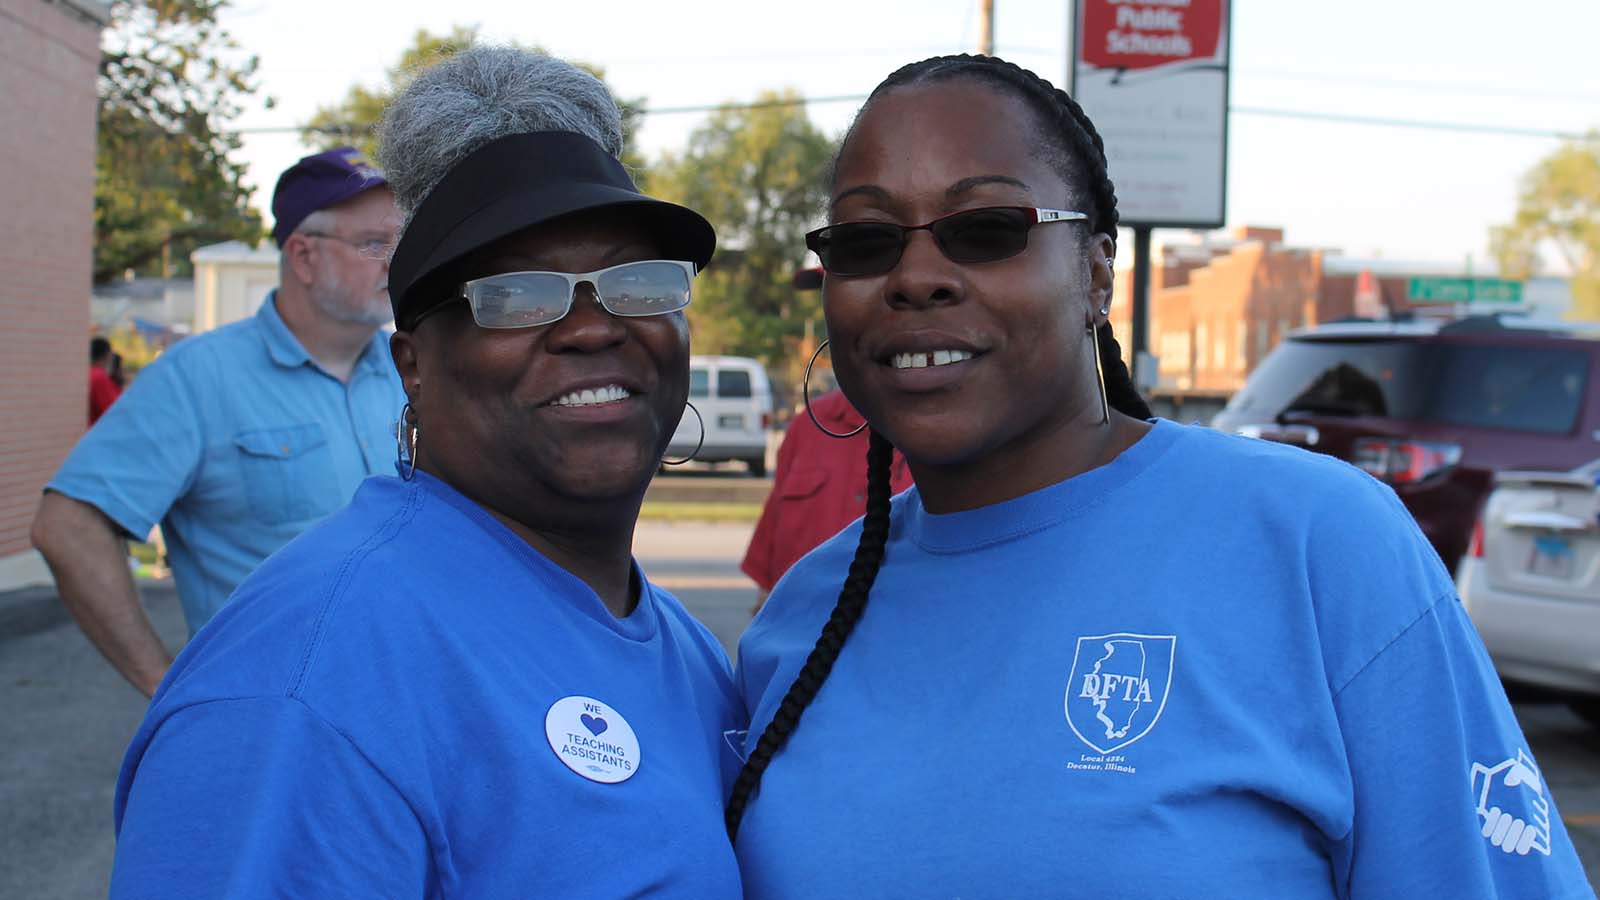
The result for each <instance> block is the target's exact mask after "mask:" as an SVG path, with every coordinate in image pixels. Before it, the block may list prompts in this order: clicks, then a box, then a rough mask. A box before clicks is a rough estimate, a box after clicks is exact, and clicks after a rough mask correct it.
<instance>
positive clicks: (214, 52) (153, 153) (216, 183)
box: [94, 0, 262, 282]
mask: <svg viewBox="0 0 1600 900" xmlns="http://www.w3.org/2000/svg"><path fill="white" fill-rule="evenodd" d="M226 5H227V0H115V2H113V3H112V4H111V15H112V22H113V25H112V27H111V29H110V30H109V31H107V33H106V36H105V41H104V49H103V50H102V52H101V56H100V78H99V95H100V111H99V137H98V146H97V151H96V160H95V162H96V166H95V259H94V279H95V281H96V282H104V281H109V280H111V279H113V278H117V277H120V276H121V275H122V274H123V272H124V271H126V270H129V269H132V270H134V271H135V272H138V273H141V274H151V275H159V274H163V269H166V270H167V272H168V273H169V274H183V273H185V272H187V271H188V266H189V254H190V252H191V251H193V250H194V248H195V247H198V246H201V245H203V244H209V243H215V242H217V241H224V240H233V239H237V240H245V241H250V242H252V243H254V242H255V241H257V240H259V239H260V237H261V231H262V229H261V220H260V217H259V216H258V215H257V214H256V212H255V211H254V210H253V209H252V208H251V206H250V189H249V188H248V187H246V186H245V184H244V175H245V167H244V166H243V165H242V164H239V163H234V162H232V161H230V160H229V159H228V154H229V153H231V152H232V151H234V150H237V149H238V148H239V145H240V141H239V137H238V135H236V134H230V133H226V132H224V131H223V130H222V129H223V128H224V126H225V125H226V124H227V122H228V121H229V120H231V119H233V118H234V117H235V116H237V115H238V114H239V112H240V111H241V109H242V107H241V105H240V104H241V103H242V102H243V100H244V98H246V97H248V96H250V95H251V94H253V93H255V91H256V84H255V81H254V78H255V72H256V60H255V58H254V57H248V58H241V57H240V55H239V53H238V44H237V43H236V42H235V41H234V40H233V39H232V38H231V37H230V36H229V35H228V33H227V32H226V31H224V30H222V29H221V28H220V27H219V26H218V25H217V13H218V11H219V10H221V9H222V8H223V7H224V6H226Z"/></svg>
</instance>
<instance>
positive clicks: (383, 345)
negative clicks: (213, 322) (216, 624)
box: [46, 293, 405, 633]
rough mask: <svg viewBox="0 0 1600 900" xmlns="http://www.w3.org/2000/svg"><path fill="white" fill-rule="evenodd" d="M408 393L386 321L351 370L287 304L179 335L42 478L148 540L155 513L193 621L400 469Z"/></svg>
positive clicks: (270, 301) (269, 304)
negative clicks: (363, 486) (292, 323)
mask: <svg viewBox="0 0 1600 900" xmlns="http://www.w3.org/2000/svg"><path fill="white" fill-rule="evenodd" d="M404 402H405V395H404V394H403V393H402V391H401V389H400V378H399V376H398V375H397V374H396V372H395V369H394V362H393V360H392V359H391V358H390V355H389V341H388V334H387V333H385V332H379V333H378V334H375V335H373V337H372V340H371V342H370V343H369V344H368V345H367V348H366V350H365V351H363V352H362V354H361V357H360V358H359V359H358V360H357V362H356V365H355V368H354V370H353V371H352V372H351V375H350V381H349V383H344V382H341V381H340V380H339V379H337V378H335V377H333V376H332V375H329V374H328V373H327V372H325V371H324V370H323V369H321V368H320V367H319V366H318V365H317V364H316V363H315V362H314V361H312V359H311V357H310V355H309V354H307V353H306V350H305V348H304V347H303V346H301V344H300V341H299V340H297V339H296V338H295V336H294V334H293V333H292V332H290V331H289V328H288V326H286V325H285V324H284V322H283V319H282V318H281V317H280V316H279V315H278V309H277V295H276V293H273V294H272V295H270V296H268V297H267V299H266V301H265V302H263V303H262V304H261V311H260V312H258V313H257V314H256V316H255V317H254V318H253V319H247V320H244V321H241V322H235V323H234V324H232V325H228V326H226V327H223V328H219V329H217V330H216V331H213V332H209V333H207V334H203V335H199V336H196V337H192V338H189V339H187V340H184V341H181V342H179V343H178V344H176V345H174V346H173V347H172V349H170V350H168V351H167V352H166V353H164V354H162V356H161V358H160V359H158V360H156V361H155V363H153V364H152V365H150V366H149V367H147V368H145V369H144V370H143V371H142V372H140V373H139V377H137V378H135V379H134V381H133V384H132V385H131V386H129V388H128V390H127V392H126V393H124V394H123V395H122V397H120V398H119V399H118V400H117V402H116V403H114V404H112V406H111V409H110V410H108V411H107V412H106V414H105V415H104V416H103V417H102V418H101V419H100V421H99V422H97V423H96V424H95V426H94V427H93V428H92V429H90V430H89V432H88V433H87V434H85V435H84V436H83V438H82V439H81V440H79V441H78V444H77V446H76V447H74V448H73V450H72V453H71V454H70V455H69V456H68V457H67V460H66V462H64V463H62V465H61V469H60V470H59V471H58V472H56V475H55V478H54V479H53V480H52V481H51V482H50V484H49V485H47V486H46V489H47V490H52V491H58V492H60V493H62V494H64V495H66V496H68V497H72V498H73V499H76V500H80V501H83V502H85V503H88V504H90V505H93V506H95V507H97V508H99V509H100V511H102V512H104V513H105V514H106V515H107V516H109V517H110V518H111V520H112V521H114V522H116V523H117V524H118V525H120V526H121V527H122V528H123V529H125V530H126V531H127V532H128V533H129V534H131V535H133V536H134V537H136V538H138V539H140V540H143V539H144V537H145V535H147V534H148V533H149V532H150V529H151V528H152V527H153V526H154V525H155V524H156V523H157V522H160V523H161V531H162V535H163V536H164V537H165V539H166V543H167V554H168V557H169V559H170V561H171V565H172V575H173V578H174V579H175V580H176V582H177V587H178V595H179V597H180V598H181V599H182V601H183V612H184V616H185V618H187V619H188V622H189V630H190V632H191V633H193V632H194V631H196V630H198V629H199V628H200V626H201V625H204V624H205V623H206V621H207V620H209V619H210V618H211V617H212V616H213V615H214V614H216V612H217V610H218V609H221V608H222V605H223V604H224V603H225V602H227V599H228V595H229V594H231V593H233V589H234V587H236V586H237V585H238V584H239V582H240V581H243V580H244V577H245V575H247V574H249V573H250V571H251V570H252V569H254V568H255V567H256V564H257V563H260V562H261V561H262V560H263V559H265V558H266V557H267V556H268V555H270V554H271V553H273V552H274V551H276V550H277V549H278V548H279V547H282V546H283V545H284V544H286V543H288V541H289V540H290V539H291V538H293V537H294V536H295V535H297V534H299V533H300V532H301V531H304V530H305V529H306V527H307V526H309V525H310V524H311V523H313V522H315V521H317V520H318V519H320V518H322V517H323V516H324V515H326V514H328V513H330V512H332V511H333V510H335V509H338V508H339V507H341V506H343V505H344V504H345V503H347V502H348V501H349V500H350V498H351V496H352V495H354V494H355V490H356V486H357V485H359V484H360V483H361V481H362V479H364V478H366V477H367V476H368V475H374V474H378V473H385V474H392V473H393V472H394V463H395V439H394V423H395V421H396V420H397V419H398V418H399V413H400V408H401V406H402V404H403V403H404Z"/></svg>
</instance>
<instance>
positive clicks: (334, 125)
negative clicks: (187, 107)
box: [301, 25, 644, 168]
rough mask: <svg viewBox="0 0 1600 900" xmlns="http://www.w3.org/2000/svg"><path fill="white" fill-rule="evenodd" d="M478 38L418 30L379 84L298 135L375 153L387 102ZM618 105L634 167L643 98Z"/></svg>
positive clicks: (601, 75) (360, 88)
mask: <svg viewBox="0 0 1600 900" xmlns="http://www.w3.org/2000/svg"><path fill="white" fill-rule="evenodd" d="M477 41H478V28H477V26H462V25H456V26H454V27H452V28H451V29H450V33H449V34H434V33H432V32H430V31H428V30H426V29H418V31H417V33H416V35H414V36H413V37H412V39H411V46H410V47H407V48H406V49H405V50H404V51H403V52H401V54H400V60H399V62H397V63H396V64H395V65H394V66H393V67H391V68H390V69H389V71H388V73H387V78H386V82H385V83H384V85H383V86H382V87H378V88H370V87H367V86H365V85H360V84H358V85H355V86H353V87H351V88H350V90H349V91H348V92H346V94H345V97H344V99H343V100H341V101H340V102H339V103H337V104H335V105H333V106H324V107H321V108H319V109H318V110H317V112H316V115H313V116H312V117H311V121H310V122H307V123H306V127H305V128H304V129H303V130H302V131H301V140H303V141H304V142H305V143H306V144H309V145H311V146H313V147H317V148H318V149H323V150H327V149H331V148H333V147H337V146H341V145H344V144H348V145H350V146H353V147H355V148H357V149H358V150H360V151H362V152H363V153H365V154H367V155H368V156H376V152H377V143H378V135H377V126H378V122H379V121H380V120H381V119H382V118H383V111H384V108H385V107H387V106H388V105H389V101H390V100H392V99H394V97H395V96H396V95H397V94H399V93H400V92H401V91H403V90H405V88H406V85H408V84H410V83H411V79H413V78H415V77H416V76H417V73H418V72H420V71H422V70H424V69H426V68H427V67H428V66H431V65H434V64H435V63H438V62H440V61H441V60H444V59H448V58H449V57H450V56H452V55H454V54H456V53H459V52H460V51H462V50H465V49H466V48H468V47H471V46H472V45H473V44H475V43H477ZM530 49H533V50H538V49H539V48H537V47H533V48H530ZM541 52H542V51H541ZM575 64H576V65H578V66H579V67H581V68H583V69H584V70H586V71H588V72H589V73H590V74H592V75H594V77H596V78H598V79H600V80H601V81H605V77H606V76H605V70H604V69H602V68H600V67H599V66H594V65H590V64H588V63H582V62H577V63H575ZM613 96H615V92H613ZM617 107H618V109H620V110H621V111H622V146H623V152H622V159H623V162H624V163H626V164H628V165H629V166H632V167H634V168H637V167H638V166H639V161H638V160H637V159H636V158H634V156H633V132H634V129H635V127H637V124H638V120H639V118H640V116H641V115H642V114H643V110H644V101H643V100H639V99H633V100H623V99H621V98H618V99H617Z"/></svg>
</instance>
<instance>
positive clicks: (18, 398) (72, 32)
mask: <svg viewBox="0 0 1600 900" xmlns="http://www.w3.org/2000/svg"><path fill="white" fill-rule="evenodd" d="M107 17H108V10H107V5H106V4H105V3H99V2H93V0H0V209H4V210H5V211H6V215H5V216H4V217H0V590H4V589H7V588H10V587H15V586H18V585H22V584H27V583H30V582H35V581H46V580H48V578H49V573H48V571H47V570H46V569H45V567H44V563H43V560H41V559H40V558H39V556H38V554H37V553H35V552H34V551H33V550H32V549H31V548H30V546H29V542H28V526H29V524H30V523H31V522H32V520H33V514H34V510H35V509H36V508H37V507H38V504H39V492H40V489H41V488H42V487H43V486H44V484H45V482H46V481H47V480H48V479H49V477H50V475H51V474H52V473H53V472H54V471H55V468H56V466H57V465H58V464H60V462H61V459H62V457H64V456H65V455H66V453H67V451H68V450H69V449H70V448H71V447H72V445H73V443H74V442H75V441H76V440H77V439H78V437H79V435H81V434H82V433H83V430H84V427H85V425H86V420H87V418H88V399H87V398H88V365H89V285H90V281H91V268H90V267H91V264H92V257H91V250H92V247H93V240H94V178H95V168H94V167H95V108H96V91H95V78H96V76H97V73H98V71H99V65H100V31H101V28H102V27H103V26H104V25H105V23H106V21H107ZM24 86H25V87H24Z"/></svg>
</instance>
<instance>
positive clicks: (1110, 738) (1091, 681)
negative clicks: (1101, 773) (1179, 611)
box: [1066, 632, 1178, 753]
mask: <svg viewBox="0 0 1600 900" xmlns="http://www.w3.org/2000/svg"><path fill="white" fill-rule="evenodd" d="M1177 645H1178V638H1177V636H1176V635H1171V634H1128V633H1125V632H1119V633H1117V634H1100V635H1095V636H1093V637H1080V638H1078V651H1077V653H1076V655H1074V656H1073V659H1072V674H1071V675H1070V676H1069V677H1068V680H1067V698H1066V707H1067V725H1068V726H1069V727H1071V728H1072V733H1073V734H1076V735H1077V736H1078V739H1079V740H1081V741H1083V742H1084V743H1085V744H1088V745H1089V746H1090V747H1092V748H1093V749H1094V750H1096V751H1097V752H1099V753H1112V752H1115V751H1117V750H1120V749H1122V748H1123V747H1126V746H1128V745H1129V744H1131V743H1133V742H1134V741H1137V740H1139V739H1140V738H1142V737H1144V736H1145V735H1147V734H1149V733H1150V729H1152V728H1154V727H1156V722H1157V721H1158V720H1159V719H1160V718H1161V711H1162V710H1163V709H1165V708H1166V705H1167V692H1168V691H1169V690H1170V689H1171V688H1172V661H1173V654H1174V653H1175V652H1176V649H1177Z"/></svg>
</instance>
